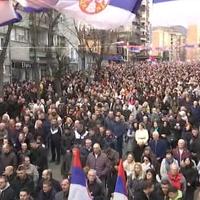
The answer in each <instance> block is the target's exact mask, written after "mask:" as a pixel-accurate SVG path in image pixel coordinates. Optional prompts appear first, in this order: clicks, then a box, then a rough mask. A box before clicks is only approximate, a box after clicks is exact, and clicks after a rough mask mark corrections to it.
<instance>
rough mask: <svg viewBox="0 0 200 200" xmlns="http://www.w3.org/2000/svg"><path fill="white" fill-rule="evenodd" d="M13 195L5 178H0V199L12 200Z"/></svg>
mask: <svg viewBox="0 0 200 200" xmlns="http://www.w3.org/2000/svg"><path fill="white" fill-rule="evenodd" d="M15 197H16V196H15V194H14V191H13V189H12V188H11V187H10V184H9V182H8V181H7V178H6V177H5V176H0V199H1V200H14V199H15Z"/></svg>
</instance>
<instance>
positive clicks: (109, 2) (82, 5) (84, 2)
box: [17, 0, 142, 29]
mask: <svg viewBox="0 0 200 200" xmlns="http://www.w3.org/2000/svg"><path fill="white" fill-rule="evenodd" d="M17 1H18V2H19V3H20V4H21V5H22V6H23V7H25V8H29V10H31V9H30V8H31V7H32V8H33V11H34V9H40V8H44V7H45V8H49V7H50V8H53V9H56V10H57V11H59V12H61V13H63V14H66V15H67V16H70V17H72V18H74V19H77V20H79V21H83V22H86V23H88V24H90V25H92V26H93V27H94V28H99V29H110V28H116V27H119V26H120V25H125V24H127V23H128V22H129V21H130V22H132V21H133V20H134V16H135V13H136V12H137V10H138V8H139V7H140V5H141V2H142V0H123V1H122V0H17Z"/></svg>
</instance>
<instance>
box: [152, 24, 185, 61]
mask: <svg viewBox="0 0 200 200" xmlns="http://www.w3.org/2000/svg"><path fill="white" fill-rule="evenodd" d="M185 43H186V29H184V27H154V28H153V30H152V45H151V55H152V56H156V57H160V58H162V59H163V60H166V61H184V60H185V54H186V52H185Z"/></svg>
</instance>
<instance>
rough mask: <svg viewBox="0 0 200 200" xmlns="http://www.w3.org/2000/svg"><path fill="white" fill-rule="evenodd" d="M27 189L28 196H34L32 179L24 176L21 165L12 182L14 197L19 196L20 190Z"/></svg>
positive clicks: (24, 171)
mask: <svg viewBox="0 0 200 200" xmlns="http://www.w3.org/2000/svg"><path fill="white" fill-rule="evenodd" d="M23 188H27V190H28V191H29V192H30V194H32V195H33V194H34V192H35V190H34V182H33V179H32V177H30V176H28V175H27V174H26V169H25V167H24V166H23V165H20V166H19V167H18V169H17V177H16V179H15V180H14V182H13V190H14V191H15V194H16V196H17V197H18V196H19V193H20V191H21V189H23Z"/></svg>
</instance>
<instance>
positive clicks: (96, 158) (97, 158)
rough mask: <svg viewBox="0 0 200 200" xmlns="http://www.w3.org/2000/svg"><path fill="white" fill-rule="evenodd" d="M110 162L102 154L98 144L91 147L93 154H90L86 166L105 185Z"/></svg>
mask: <svg viewBox="0 0 200 200" xmlns="http://www.w3.org/2000/svg"><path fill="white" fill-rule="evenodd" d="M109 164H110V162H109V160H108V157H107V155H106V154H105V153H103V152H102V150H101V147H100V145H99V144H98V143H95V144H94V145H93V152H91V153H90V154H89V155H88V157H87V161H86V166H88V167H89V168H90V169H95V170H96V173H97V176H98V177H99V178H100V179H101V181H102V182H103V183H105V180H106V177H107V175H108V173H109V171H110V166H109Z"/></svg>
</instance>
